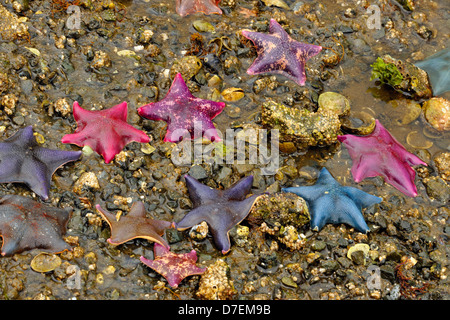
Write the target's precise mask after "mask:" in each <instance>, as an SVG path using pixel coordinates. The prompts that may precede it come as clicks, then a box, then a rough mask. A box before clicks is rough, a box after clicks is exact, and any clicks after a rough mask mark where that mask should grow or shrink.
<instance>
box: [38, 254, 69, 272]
mask: <svg viewBox="0 0 450 320" xmlns="http://www.w3.org/2000/svg"><path fill="white" fill-rule="evenodd" d="M61 262H62V261H61V258H60V257H59V256H57V255H56V254H52V253H47V252H41V253H39V254H38V255H37V256H35V257H34V258H33V260H31V268H32V269H33V270H34V271H36V272H50V271H53V270H55V269H56V268H58V267H59V266H60V265H61Z"/></svg>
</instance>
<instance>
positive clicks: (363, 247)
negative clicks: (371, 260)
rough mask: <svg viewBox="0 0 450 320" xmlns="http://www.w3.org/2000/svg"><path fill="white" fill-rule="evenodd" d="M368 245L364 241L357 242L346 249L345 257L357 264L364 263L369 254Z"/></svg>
mask: <svg viewBox="0 0 450 320" xmlns="http://www.w3.org/2000/svg"><path fill="white" fill-rule="evenodd" d="M369 250H370V247H369V245H368V244H366V243H357V244H355V245H354V246H352V247H350V249H348V251H347V258H349V259H351V260H352V261H353V262H354V263H356V264H357V265H365V264H366V258H368V256H369Z"/></svg>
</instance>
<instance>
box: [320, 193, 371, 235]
mask: <svg viewBox="0 0 450 320" xmlns="http://www.w3.org/2000/svg"><path fill="white" fill-rule="evenodd" d="M311 209H312V210H311V212H312V213H313V214H312V216H311V228H312V229H313V230H320V229H322V227H323V226H324V225H325V224H326V223H334V224H339V223H345V224H348V225H350V226H352V227H354V228H355V229H356V230H358V231H360V232H363V233H366V232H368V231H369V227H368V226H367V224H366V222H365V221H364V217H363V216H362V214H361V211H360V209H359V208H358V207H357V206H356V205H355V203H354V202H353V201H352V199H350V198H348V197H346V196H332V195H329V196H323V197H321V199H320V201H315V202H314V203H313V204H312V208H311Z"/></svg>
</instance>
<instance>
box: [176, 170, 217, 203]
mask: <svg viewBox="0 0 450 320" xmlns="http://www.w3.org/2000/svg"><path fill="white" fill-rule="evenodd" d="M184 178H185V180H186V187H187V188H188V190H189V198H190V199H191V201H192V203H193V205H194V208H196V207H199V206H201V205H202V204H203V203H204V202H205V200H206V201H208V200H213V201H214V200H217V195H218V191H217V190H215V189H213V188H210V187H208V186H206V185H204V184H202V183H200V182H199V181H197V179H195V178H192V177H191V176H189V175H187V174H186V175H185V176H184Z"/></svg>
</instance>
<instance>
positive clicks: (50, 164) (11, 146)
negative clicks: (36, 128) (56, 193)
mask: <svg viewBox="0 0 450 320" xmlns="http://www.w3.org/2000/svg"><path fill="white" fill-rule="evenodd" d="M80 157H81V151H63V150H53V149H47V148H43V147H41V146H39V144H38V143H37V141H36V138H35V136H34V135H33V127H32V126H28V127H25V128H23V129H20V130H19V131H17V132H16V133H15V134H14V135H13V136H11V137H9V138H8V139H6V140H4V141H3V142H0V183H6V182H19V183H25V184H27V185H28V186H29V187H30V189H31V190H33V192H35V193H36V194H37V195H38V196H40V197H41V198H42V199H44V200H47V199H48V195H49V190H50V183H51V180H52V175H53V173H54V172H55V171H56V169H58V168H59V167H60V166H62V165H63V164H65V163H67V162H70V161H76V160H78V159H79V158H80Z"/></svg>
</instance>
